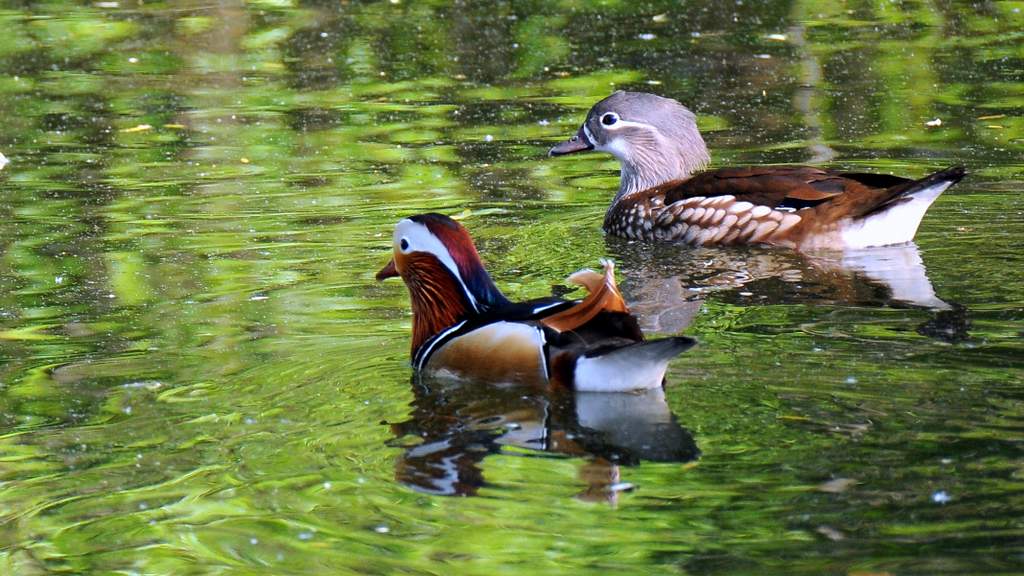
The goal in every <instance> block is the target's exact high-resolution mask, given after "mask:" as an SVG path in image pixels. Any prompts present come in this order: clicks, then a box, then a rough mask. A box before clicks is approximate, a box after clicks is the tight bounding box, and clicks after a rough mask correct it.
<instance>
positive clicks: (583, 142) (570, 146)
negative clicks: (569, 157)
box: [548, 126, 594, 156]
mask: <svg viewBox="0 0 1024 576" xmlns="http://www.w3.org/2000/svg"><path fill="white" fill-rule="evenodd" d="M593 149H594V143H593V142H591V141H590V138H587V132H586V130H584V129H583V126H580V130H579V132H577V133H576V135H575V136H573V137H572V138H569V139H568V140H566V141H565V142H562V143H561V144H559V145H557V146H555V147H554V148H552V149H551V150H548V156H565V155H566V154H572V153H574V152H586V151H587V150H593Z"/></svg>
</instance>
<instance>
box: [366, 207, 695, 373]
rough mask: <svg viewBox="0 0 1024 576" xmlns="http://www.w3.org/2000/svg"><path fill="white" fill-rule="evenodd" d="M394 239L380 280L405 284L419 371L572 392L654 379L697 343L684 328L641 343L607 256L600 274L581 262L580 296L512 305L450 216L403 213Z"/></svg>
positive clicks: (574, 279) (577, 275)
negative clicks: (576, 299)
mask: <svg viewBox="0 0 1024 576" xmlns="http://www.w3.org/2000/svg"><path fill="white" fill-rule="evenodd" d="M393 243H394V258H393V259H392V260H391V262H389V263H388V264H387V266H385V267H384V268H383V269H382V270H381V271H380V272H378V273H377V279H378V280H383V279H385V278H391V277H394V276H401V277H402V280H404V281H405V285H406V287H407V288H408V289H409V296H410V298H411V300H412V312H413V320H412V332H413V336H412V361H413V366H414V367H415V368H416V369H417V370H422V371H426V372H433V373H441V374H447V375H455V376H460V377H469V378H478V379H484V380H491V381H503V382H525V383H540V384H545V383H548V382H551V383H554V384H557V385H562V386H566V387H571V388H575V389H576V390H588V391H605V392H612V391H627V390H639V389H646V388H655V387H658V386H661V384H662V381H663V379H664V375H665V370H666V368H667V366H668V362H669V360H670V359H672V358H673V357H675V356H676V355H677V354H679V353H680V352H682V351H684V350H686V349H687V348H689V347H691V346H693V344H694V343H695V341H694V340H692V339H690V338H686V337H683V336H676V337H672V338H664V339H660V340H652V341H645V340H644V337H643V334H642V333H641V332H640V328H639V326H637V322H636V319H635V318H634V317H633V316H632V315H630V314H629V310H628V309H627V307H626V303H625V302H624V301H623V299H622V296H621V295H620V294H619V290H618V288H617V287H616V285H615V277H614V274H613V266H612V264H611V262H605V264H604V267H605V268H604V274H603V275H601V274H598V273H596V272H593V271H591V270H582V271H580V272H577V273H575V274H573V275H572V276H570V277H569V281H570V282H574V283H576V284H580V285H582V286H585V287H586V288H587V290H588V291H589V294H588V295H587V297H586V298H584V299H583V300H582V301H579V302H572V301H565V300H561V299H557V298H546V299H541V300H533V301H530V302H524V303H518V304H517V303H512V302H509V301H508V299H506V298H505V296H504V295H502V293H501V291H500V290H498V288H497V286H495V285H494V282H493V281H492V280H491V277H490V275H488V274H487V271H486V270H484V267H483V264H482V263H481V262H480V257H479V255H478V254H477V251H476V247H475V246H474V245H473V240H472V239H471V238H470V237H469V233H468V232H466V229H465V228H463V227H462V226H461V225H460V224H459V223H457V222H455V221H454V220H452V219H451V218H448V217H447V216H442V215H440V214H421V215H418V216H413V217H411V218H406V219H405V220H402V221H401V222H399V223H398V226H396V227H395V234H394V239H393Z"/></svg>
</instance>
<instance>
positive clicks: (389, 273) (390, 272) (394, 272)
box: [377, 258, 398, 280]
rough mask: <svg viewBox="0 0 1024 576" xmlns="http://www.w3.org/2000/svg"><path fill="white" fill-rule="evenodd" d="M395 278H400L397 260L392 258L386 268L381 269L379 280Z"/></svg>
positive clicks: (378, 275)
mask: <svg viewBox="0 0 1024 576" xmlns="http://www.w3.org/2000/svg"><path fill="white" fill-rule="evenodd" d="M395 276H398V268H397V267H395V259H394V258H392V259H391V260H390V261H389V262H388V263H387V265H386V266H384V267H383V268H381V269H380V272H377V280H385V279H387V278H394V277H395Z"/></svg>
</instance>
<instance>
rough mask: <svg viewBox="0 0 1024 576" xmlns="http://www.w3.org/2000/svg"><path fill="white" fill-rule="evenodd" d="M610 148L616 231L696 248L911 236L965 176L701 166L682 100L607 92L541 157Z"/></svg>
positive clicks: (835, 245) (609, 221) (801, 245)
mask: <svg viewBox="0 0 1024 576" xmlns="http://www.w3.org/2000/svg"><path fill="white" fill-rule="evenodd" d="M587 150H598V151H601V152H608V153H611V154H612V155H613V156H615V157H616V158H618V160H619V163H620V164H621V167H622V175H621V182H620V185H619V192H618V194H616V195H615V199H614V200H612V204H611V206H610V207H609V208H608V212H607V213H606V214H605V218H604V229H605V231H606V232H607V233H609V234H613V235H615V236H624V237H627V238H636V239H644V240H674V241H682V242H685V243H687V244H692V245H696V246H710V245H734V244H757V243H763V244H775V245H779V246H787V247H790V248H797V249H816V248H825V249H844V248H866V247H869V246H884V245H889V244H901V243H904V242H909V241H911V240H913V238H914V234H915V233H916V232H917V227H918V225H919V224H920V223H921V219H922V218H923V217H924V213H925V211H926V210H928V207H929V206H931V204H932V202H934V201H935V199H936V198H938V197H939V194H941V193H942V192H943V191H945V190H946V188H949V187H950V186H952V185H953V184H955V183H956V182H958V181H960V179H961V178H963V177H964V175H965V173H966V172H965V170H964V168H963V167H962V166H954V167H952V168H947V169H945V170H941V171H939V172H936V173H934V174H931V175H929V176H925V177H924V178H921V179H919V180H910V179H907V178H900V177H898V176H888V175H885V174H863V173H857V172H843V171H838V170H828V169H822V168H813V167H809V166H763V167H744V168H719V169H717V170H704V168H705V166H707V164H708V162H709V161H710V156H709V155H708V149H707V146H705V144H704V139H703V138H701V135H700V132H699V131H698V130H697V122H696V117H695V116H694V114H693V112H690V111H689V110H687V109H686V108H685V107H683V105H682V104H680V103H679V102H676V101H675V100H672V99H669V98H663V97H661V96H655V95H654V94H646V93H642V92H615V93H614V94H612V95H611V96H609V97H607V98H605V99H604V100H601V101H600V102H598V103H597V104H595V105H594V107H593V108H591V109H590V113H589V114H587V119H586V120H585V121H584V122H583V125H582V126H581V127H580V129H579V132H577V134H576V135H575V136H573V137H572V138H571V139H569V140H567V141H565V142H563V143H561V144H559V145H557V146H555V147H554V148H552V149H551V151H550V152H549V154H550V155H551V156H561V155H564V154H572V153H575V152H583V151H587Z"/></svg>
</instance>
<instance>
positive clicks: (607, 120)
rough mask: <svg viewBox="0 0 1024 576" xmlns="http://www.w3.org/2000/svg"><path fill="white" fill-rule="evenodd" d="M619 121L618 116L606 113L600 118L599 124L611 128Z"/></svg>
mask: <svg viewBox="0 0 1024 576" xmlns="http://www.w3.org/2000/svg"><path fill="white" fill-rule="evenodd" d="M618 121H619V115H618V114H616V113H615V112H606V113H604V114H603V115H602V116H601V124H604V125H605V126H612V125H614V124H615V123H616V122H618Z"/></svg>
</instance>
